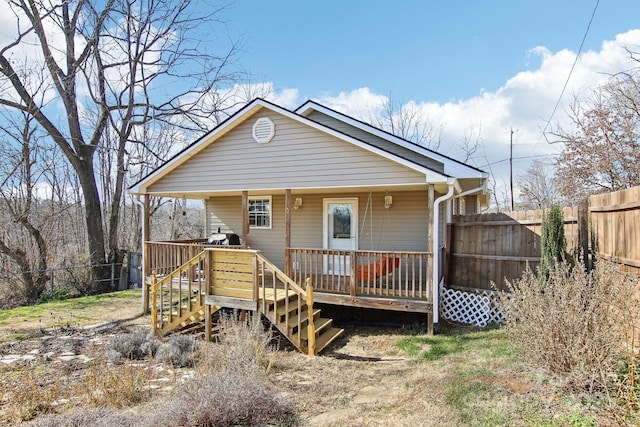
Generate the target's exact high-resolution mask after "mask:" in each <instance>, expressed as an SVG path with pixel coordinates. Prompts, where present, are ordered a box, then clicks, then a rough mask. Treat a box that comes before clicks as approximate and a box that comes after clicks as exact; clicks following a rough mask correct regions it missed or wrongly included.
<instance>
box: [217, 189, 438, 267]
mask: <svg viewBox="0 0 640 427" xmlns="http://www.w3.org/2000/svg"><path fill="white" fill-rule="evenodd" d="M387 194H388V195H391V196H392V197H393V204H392V206H391V208H389V209H385V208H384V196H385V195H387ZM296 197H302V199H303V205H302V207H301V208H300V209H291V228H292V232H291V246H292V247H296V248H322V242H323V239H322V237H323V236H322V233H323V229H322V216H323V198H324V196H323V195H321V194H303V195H296V194H295V193H294V194H292V199H295V198H296ZM330 197H331V198H332V199H333V198H341V197H347V198H352V197H357V198H358V214H359V219H358V236H359V237H358V242H359V249H360V250H373V251H415V252H424V251H426V250H427V248H428V236H427V229H428V227H427V221H428V220H429V217H428V215H427V192H426V190H425V191H424V192H421V191H410V192H409V191H403V192H389V193H385V192H373V193H371V203H370V205H369V206H368V207H367V201H368V199H369V193H361V192H357V193H342V194H332V195H331V196H330ZM272 203H273V216H272V222H273V224H272V228H271V229H268V230H267V229H251V231H250V233H249V238H248V240H249V245H250V246H251V248H253V249H257V250H260V251H261V252H262V254H263V255H264V256H266V257H267V258H268V259H269V260H270V261H272V262H273V263H275V264H276V265H277V266H278V267H279V268H281V269H284V235H285V224H284V196H282V195H274V196H273V197H272ZM206 210H207V212H206V215H207V224H208V227H209V229H208V230H207V233H208V234H207V235H210V234H211V233H213V232H216V231H217V229H218V227H220V228H221V231H222V232H224V233H237V234H239V235H240V234H241V230H242V224H241V218H242V198H241V197H240V196H233V197H230V196H226V197H212V198H210V199H208V200H207V201H206Z"/></svg>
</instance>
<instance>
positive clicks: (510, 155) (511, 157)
mask: <svg viewBox="0 0 640 427" xmlns="http://www.w3.org/2000/svg"><path fill="white" fill-rule="evenodd" d="M509 187H510V188H511V211H512V212H513V211H514V210H515V207H514V204H513V128H511V137H510V138H509Z"/></svg>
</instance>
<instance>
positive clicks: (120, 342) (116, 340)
mask: <svg viewBox="0 0 640 427" xmlns="http://www.w3.org/2000/svg"><path fill="white" fill-rule="evenodd" d="M159 346H160V341H158V339H157V338H156V337H154V336H153V334H147V333H144V332H134V333H130V334H121V335H116V336H114V337H113V338H112V339H111V343H110V345H109V350H108V352H107V355H108V356H109V359H111V360H112V361H117V359H118V358H120V357H122V358H125V359H145V358H147V357H150V356H154V355H155V354H156V351H157V350H158V347H159Z"/></svg>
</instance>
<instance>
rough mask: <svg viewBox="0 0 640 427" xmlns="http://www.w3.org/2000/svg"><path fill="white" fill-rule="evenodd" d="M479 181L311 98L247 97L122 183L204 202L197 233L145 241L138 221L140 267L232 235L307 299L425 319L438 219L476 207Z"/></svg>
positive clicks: (156, 267) (159, 265)
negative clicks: (279, 101) (290, 106)
mask: <svg viewBox="0 0 640 427" xmlns="http://www.w3.org/2000/svg"><path fill="white" fill-rule="evenodd" d="M486 185H487V174H486V173H485V172H483V171H481V170H479V169H477V168H475V167H472V166H469V165H467V164H464V163H461V162H459V161H456V160H454V159H451V158H449V157H447V156H444V155H441V154H439V153H437V152H434V151H431V150H429V149H426V148H424V147H422V146H419V145H416V144H414V143H411V142H409V141H407V140H404V139H402V138H399V137H396V136H394V135H391V134H389V133H387V132H385V131H383V130H381V129H378V128H375V127H373V126H371V125H368V124H366V123H364V122H361V121H359V120H356V119H354V118H352V117H349V116H346V115H344V114H341V113H339V112H337V111H334V110H332V109H330V108H327V107H325V106H322V105H320V104H318V103H316V102H314V101H308V102H306V103H304V104H303V105H302V106H300V107H299V108H297V109H296V110H293V111H290V110H287V109H285V108H282V107H280V106H277V105H275V104H273V103H270V102H268V101H265V100H263V99H255V100H254V101H252V102H250V103H249V104H247V105H246V106H245V107H244V108H242V109H241V110H239V111H238V112H237V113H236V114H234V115H233V116H231V117H230V118H229V119H227V120H226V121H224V122H223V123H222V124H220V125H219V126H217V127H216V128H215V129H213V130H212V131H211V132H209V133H208V134H207V135H205V136H203V137H202V138H200V139H199V140H197V141H195V142H194V143H193V144H191V145H190V146H188V147H187V148H186V149H184V150H183V151H182V152H180V153H179V154H177V155H176V156H175V157H174V158H172V159H171V160H170V161H168V162H167V163H165V164H164V165H162V166H161V167H159V168H158V169H156V170H155V171H153V172H152V173H151V174H149V175H148V176H146V177H145V178H143V179H142V180H140V181H139V182H137V183H136V184H135V185H133V186H132V187H131V188H130V193H132V194H134V195H136V196H137V197H138V198H139V199H140V200H142V201H145V200H146V201H148V198H149V197H152V196H162V197H172V198H180V199H183V198H186V199H201V200H204V201H205V206H206V221H205V222H206V233H207V235H206V236H202V239H201V240H198V241H189V242H150V241H148V240H149V239H148V235H149V230H148V226H147V227H146V229H145V230H143V234H144V236H145V241H146V243H145V247H144V249H143V258H144V263H143V265H144V266H145V267H144V269H145V271H144V273H145V274H146V275H149V274H150V273H151V271H159V272H162V269H163V268H164V269H165V270H166V271H165V272H164V273H165V274H168V273H169V270H170V269H175V268H177V267H178V266H179V264H180V263H181V262H184V260H185V256H184V255H179V253H180V251H184V250H185V249H184V248H185V247H189V248H191V249H189V250H190V251H191V252H189V253H190V254H193V253H195V252H194V251H198V250H200V249H201V248H202V247H206V243H207V242H206V241H207V239H208V238H209V237H210V236H212V235H213V237H214V239H213V240H216V239H218V238H219V237H220V235H224V236H223V237H229V236H236V237H237V238H238V240H239V245H238V248H239V250H254V251H259V253H260V254H261V256H262V257H264V258H265V259H268V260H269V262H270V263H272V264H273V265H274V266H276V267H277V269H279V270H281V271H282V272H284V274H286V275H287V276H288V277H289V278H290V279H291V280H292V281H294V282H295V283H297V284H299V285H300V286H302V285H303V284H304V283H305V281H306V280H307V279H311V283H312V286H313V288H314V290H315V300H316V301H317V302H321V303H327V304H335V305H340V306H343V307H344V309H345V310H348V307H350V306H353V307H368V308H375V309H382V310H388V311H389V312H390V313H389V314H390V316H392V315H393V314H392V313H393V312H394V311H413V312H421V313H425V314H426V315H427V318H428V319H427V323H428V325H429V327H430V328H431V327H433V326H434V324H435V325H437V322H438V318H439V306H438V302H439V298H438V292H439V285H440V282H441V281H442V270H443V268H442V266H443V265H444V255H445V254H444V251H443V242H444V232H445V227H444V225H445V223H446V221H447V219H448V218H450V216H451V215H452V214H453V213H463V212H462V211H463V210H465V209H466V211H467V212H469V211H475V210H477V209H479V208H480V207H481V206H482V205H483V204H484V203H485V202H486V199H487V197H486ZM147 206H148V204H147ZM463 206H464V207H463ZM145 215H148V213H145ZM145 222H146V223H147V224H148V221H145ZM216 236H217V237H216ZM211 240H212V239H210V241H209V243H211ZM229 241H230V240H228V239H227V240H225V243H227V242H229ZM236 243H238V242H236ZM194 248H195V249H194ZM167 260H171V261H170V262H167ZM167 263H168V264H170V265H168V266H167V265H165V264H167Z"/></svg>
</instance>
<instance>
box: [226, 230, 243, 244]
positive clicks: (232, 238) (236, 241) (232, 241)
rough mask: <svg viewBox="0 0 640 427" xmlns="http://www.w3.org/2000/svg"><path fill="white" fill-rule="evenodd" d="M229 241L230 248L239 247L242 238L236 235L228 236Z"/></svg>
mask: <svg viewBox="0 0 640 427" xmlns="http://www.w3.org/2000/svg"><path fill="white" fill-rule="evenodd" d="M227 241H228V242H229V246H239V245H240V236H238V235H237V234H235V233H232V234H227Z"/></svg>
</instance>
